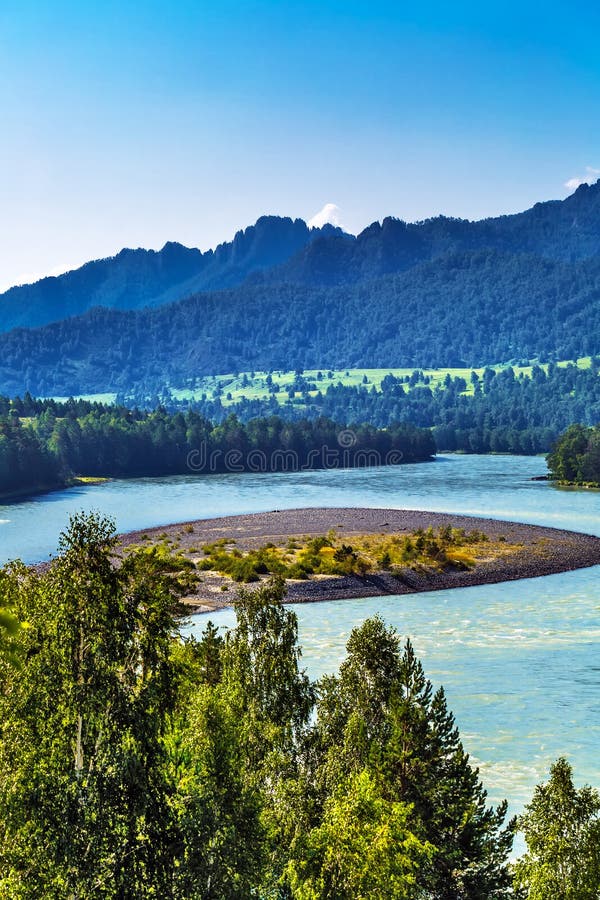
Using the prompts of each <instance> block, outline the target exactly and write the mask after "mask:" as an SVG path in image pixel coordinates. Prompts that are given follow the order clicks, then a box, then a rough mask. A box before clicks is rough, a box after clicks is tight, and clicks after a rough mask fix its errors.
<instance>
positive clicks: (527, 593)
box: [0, 455, 600, 812]
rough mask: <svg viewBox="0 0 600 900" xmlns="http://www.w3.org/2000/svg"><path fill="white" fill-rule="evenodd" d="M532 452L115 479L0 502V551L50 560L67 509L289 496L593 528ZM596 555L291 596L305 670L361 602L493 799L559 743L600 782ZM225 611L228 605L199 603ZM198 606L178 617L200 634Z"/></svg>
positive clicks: (583, 498)
mask: <svg viewBox="0 0 600 900" xmlns="http://www.w3.org/2000/svg"><path fill="white" fill-rule="evenodd" d="M544 471H545V463H544V461H543V459H541V458H527V457H516V456H459V455H456V456H454V455H451V456H450V455H449V456H441V457H440V458H439V459H438V460H437V461H436V462H433V463H428V464H421V465H407V466H400V467H388V468H373V469H360V470H329V471H319V472H301V473H294V474H285V473H284V474H277V475H251V474H235V475H233V474H231V475H225V476H216V475H212V476H206V477H184V476H182V477H177V478H164V479H136V480H131V481H113V482H110V483H108V484H105V485H102V486H98V487H91V486H90V487H82V488H75V489H70V490H68V491H62V492H58V493H55V494H50V495H47V496H42V497H37V498H34V499H32V500H29V501H27V502H23V503H19V504H11V505H7V506H0V562H4V561H6V560H8V559H12V558H15V557H20V558H22V559H24V560H25V561H27V562H34V561H38V560H41V559H44V558H47V557H48V555H49V554H51V553H53V552H54V550H55V547H56V540H57V535H58V532H59V531H60V530H61V529H62V528H64V526H65V524H66V522H67V519H68V516H69V515H70V514H71V513H73V512H75V511H77V510H80V509H95V510H99V511H101V512H103V513H107V514H109V515H112V516H113V517H114V518H115V520H116V524H117V527H118V529H119V530H120V531H126V530H131V529H137V528H145V527H150V526H151V525H159V524H167V523H169V522H177V521H185V520H188V519H194V518H202V517H208V516H221V515H228V514H232V513H239V512H259V511H264V510H269V509H283V508H285V507H293V506H384V507H404V508H411V509H429V510H434V511H446V512H460V513H465V514H471V515H482V516H491V517H495V518H500V519H513V520H515V521H521V522H532V523H536V524H541V525H549V526H555V527H560V528H570V529H573V530H576V531H586V532H589V533H593V534H600V492H595V491H584V490H566V489H559V488H555V487H553V486H552V485H550V484H548V483H546V482H536V481H531V477H532V476H533V475H539V474H543V472H544ZM599 573H600V567H594V568H591V569H583V570H580V571H578V572H570V573H565V574H561V575H551V576H547V577H545V578H537V579H530V580H524V581H516V582H508V583H506V584H500V585H488V586H484V587H473V588H464V589H457V590H451V591H436V592H432V593H428V594H416V595H414V596H403V597H383V598H377V597H370V598H368V599H363V600H346V601H337V602H331V603H320V604H314V603H313V604H307V605H304V606H296V607H294V608H295V611H296V613H297V615H298V619H299V626H300V640H301V643H302V646H303V653H304V663H305V665H306V668H307V670H308V672H309V673H310V674H311V675H312V676H313V677H317V676H319V675H321V674H323V673H324V672H332V671H334V670H335V669H336V668H337V667H338V665H339V663H340V661H341V660H342V659H343V657H344V647H345V643H346V640H347V638H348V635H349V633H350V631H351V629H352V628H353V627H354V626H355V625H357V624H359V623H360V622H362V621H363V620H364V619H365V618H367V617H368V616H370V615H373V614H374V613H379V614H380V615H382V616H383V617H384V619H385V620H386V622H388V623H390V624H391V625H394V626H395V627H396V628H397V630H398V631H399V633H400V634H401V635H403V636H405V635H410V637H411V639H412V640H413V643H414V645H415V648H416V650H417V652H418V654H419V655H420V656H421V658H422V660H423V663H424V666H425V669H426V672H427V674H428V676H429V677H430V678H431V679H432V681H433V682H434V684H435V685H439V684H443V685H444V686H445V688H446V692H447V695H448V701H449V706H450V708H451V709H452V710H453V711H454V713H455V715H456V718H457V722H458V725H459V728H460V731H461V735H462V738H463V741H464V743H465V745H466V747H467V749H468V751H469V752H470V754H471V756H472V759H474V760H475V761H476V762H477V764H478V765H479V766H480V768H481V775H482V778H483V780H484V782H485V784H486V786H487V788H488V790H489V795H490V798H491V799H492V800H493V801H494V802H496V801H498V800H499V799H501V798H502V797H507V798H508V799H509V801H510V806H511V810H512V811H514V812H516V811H519V810H520V809H521V808H522V806H523V804H524V802H526V801H527V800H528V799H529V797H530V796H531V793H532V790H533V787H534V785H535V784H536V783H537V782H539V781H540V780H541V779H543V778H545V776H546V774H547V770H548V767H549V765H550V763H551V762H552V761H553V760H554V759H555V758H556V757H557V756H559V755H565V756H567V757H568V758H569V760H570V761H571V763H572V764H573V766H574V769H575V778H576V781H577V782H588V783H592V784H594V785H595V786H597V787H600V771H599V769H600V766H599V763H598V759H599V750H600V588H599V581H598V576H599ZM211 618H213V620H214V621H216V622H218V623H219V624H220V625H223V626H228V625H230V624H232V623H233V614H232V612H231V611H229V610H225V611H223V612H220V613H218V614H216V615H213V616H211ZM205 622H206V619H205V618H204V617H201V616H198V617H196V618H195V619H194V620H193V621H192V625H191V628H192V630H195V631H200V630H201V629H202V628H203V627H204V625H205Z"/></svg>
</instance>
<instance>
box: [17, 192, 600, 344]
mask: <svg viewBox="0 0 600 900" xmlns="http://www.w3.org/2000/svg"><path fill="white" fill-rule="evenodd" d="M483 249H487V250H496V251H499V252H501V253H518V254H523V253H528V254H531V255H534V256H539V257H542V258H546V259H553V260H559V261H563V262H575V261H577V260H582V259H587V258H590V257H594V256H596V255H600V180H599V181H598V182H596V184H594V185H587V184H583V185H581V186H580V187H579V188H578V189H577V190H576V191H575V193H573V194H572V195H571V196H569V197H567V198H566V199H565V200H550V201H547V202H544V203H536V204H535V206H533V207H532V208H531V209H529V210H526V211H525V212H522V213H515V214H513V215H506V216H499V217H497V218H489V219H482V220H480V221H477V222H470V221H467V220H465V219H453V218H449V217H446V216H438V217H436V218H432V219H426V220H424V221H422V222H415V223H407V222H404V221H402V220H401V219H396V218H391V217H387V218H385V219H383V221H382V222H381V223H379V222H374V223H373V224H372V225H369V226H368V227H367V228H365V229H364V231H362V232H361V233H360V234H359V235H358V236H357V237H356V238H355V237H353V236H352V235H348V234H346V233H344V232H343V231H342V230H341V229H340V228H336V227H334V226H332V225H325V226H323V227H321V228H313V229H311V228H309V227H308V225H307V224H306V223H305V222H304V221H303V220H302V219H295V220H294V219H291V218H289V217H279V216H262V217H261V218H260V219H258V220H257V222H256V224H255V225H252V226H250V227H248V228H246V229H245V230H243V231H239V232H238V233H237V234H236V235H235V237H234V238H233V240H232V241H230V242H227V243H223V244H220V245H219V246H218V247H217V248H216V249H215V250H208V251H206V252H204V253H203V252H201V251H200V250H196V249H192V248H188V247H184V246H183V245H181V244H178V243H167V244H165V246H164V247H163V248H162V250H159V251H154V250H142V249H137V250H130V249H124V250H121V252H120V253H118V254H117V255H116V256H114V257H110V258H108V259H101V260H95V261H93V262H89V263H86V265H84V266H82V267H81V268H79V269H76V270H74V271H72V272H67V273H66V274H64V275H59V276H56V277H49V278H44V279H42V280H41V281H38V282H36V283H35V284H32V285H22V286H19V287H14V288H11V289H10V290H8V291H6V292H5V293H4V294H0V331H9V330H10V329H12V328H16V327H28V328H31V327H39V326H41V325H45V324H47V323H49V322H55V321H60V320H61V319H65V318H68V317H71V316H76V315H81V314H82V313H84V312H86V311H87V310H88V309H91V308H93V307H94V306H103V307H106V308H109V309H119V310H132V309H142V308H144V307H150V306H161V305H163V304H165V303H170V302H173V301H175V300H180V299H182V298H184V297H188V296H190V295H192V294H195V293H198V292H200V291H214V290H224V289H227V288H233V287H237V286H238V285H241V284H243V283H244V282H245V281H246V280H248V281H249V283H254V284H265V285H266V284H275V283H283V282H285V283H293V284H303V285H330V286H334V285H340V284H353V283H357V282H362V281H369V280H372V279H375V278H379V277H381V276H384V275H390V274H397V273H400V272H404V271H407V270H408V269H410V268H412V267H413V266H415V265H419V264H421V263H424V262H427V261H430V260H435V259H437V258H440V257H443V256H446V255H447V254H449V253H459V252H464V251H467V252H468V251H478V250H483Z"/></svg>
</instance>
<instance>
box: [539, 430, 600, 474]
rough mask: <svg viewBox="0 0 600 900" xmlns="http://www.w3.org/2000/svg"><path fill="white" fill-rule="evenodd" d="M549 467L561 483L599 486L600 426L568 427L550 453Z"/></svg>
mask: <svg viewBox="0 0 600 900" xmlns="http://www.w3.org/2000/svg"><path fill="white" fill-rule="evenodd" d="M548 468H549V470H550V476H551V478H555V479H557V480H559V481H565V482H568V483H570V484H590V485H596V486H598V485H600V425H596V426H595V427H594V428H591V427H586V426H585V425H580V424H575V425H571V426H570V427H569V428H567V430H566V432H565V433H564V434H563V435H561V437H560V438H559V439H558V440H557V441H556V443H555V445H554V447H553V448H552V452H551V453H550V454H548Z"/></svg>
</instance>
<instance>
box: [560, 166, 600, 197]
mask: <svg viewBox="0 0 600 900" xmlns="http://www.w3.org/2000/svg"><path fill="white" fill-rule="evenodd" d="M599 177H600V169H594V168H593V167H592V166H586V167H585V175H582V176H581V177H580V178H569V180H568V181H565V187H566V188H567V190H569V191H576V190H577V188H578V187H581V185H582V184H591V183H592V182H593V181H596V179H597V178H599Z"/></svg>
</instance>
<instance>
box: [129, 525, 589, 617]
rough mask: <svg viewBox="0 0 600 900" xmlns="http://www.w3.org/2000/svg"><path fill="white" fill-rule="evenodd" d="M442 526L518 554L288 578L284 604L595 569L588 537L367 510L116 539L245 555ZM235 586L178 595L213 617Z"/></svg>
mask: <svg viewBox="0 0 600 900" xmlns="http://www.w3.org/2000/svg"><path fill="white" fill-rule="evenodd" d="M446 525H450V526H452V527H453V528H463V529H465V531H473V530H476V531H482V532H484V533H485V534H486V535H488V537H489V538H490V540H491V541H497V540H500V541H506V542H507V544H510V545H518V548H519V549H518V552H512V553H511V554H510V556H507V557H504V558H502V557H500V558H493V559H489V560H483V561H479V562H477V564H476V566H475V568H473V569H469V570H466V571H465V570H451V571H442V572H430V571H425V572H423V571H415V570H414V569H411V568H409V567H406V568H403V569H402V571H401V572H400V573H399V574H392V573H390V572H386V571H381V572H372V573H369V574H366V575H361V576H359V575H342V576H323V575H317V576H312V577H310V578H309V579H307V580H301V581H299V580H298V581H296V580H289V581H288V582H287V597H286V603H315V602H322V601H328V600H348V599H355V598H360V597H374V596H380V595H381V596H383V595H402V594H413V593H422V592H426V591H435V590H448V589H450V588H457V587H472V586H477V585H484V584H498V583H501V582H503V581H515V580H518V579H526V578H537V577H540V576H543V575H552V574H558V573H560V572H568V571H573V570H575V569H580V568H587V567H590V566H594V565H598V564H600V537H595V536H593V535H589V534H584V533H580V532H574V531H566V530H563V529H557V528H548V527H545V526H541V525H524V524H521V523H518V522H505V521H502V520H499V519H486V518H480V517H475V516H465V515H460V514H456V513H435V512H426V511H423V510H402V509H379V508H369V507H350V508H346V507H333V508H327V507H316V508H314V507H313V508H307V509H288V510H273V511H271V512H266V513H248V514H244V515H237V516H225V517H222V518H213V519H197V520H194V521H189V522H179V523H175V524H172V525H165V526H158V527H155V528H148V529H144V530H138V531H133V532H129V533H127V534H122V535H120V536H119V544H120V546H121V547H128V546H131V545H135V544H140V543H144V542H148V541H154V542H160V541H172V542H173V544H174V549H177V550H181V551H183V552H184V553H189V552H191V551H196V552H201V551H200V548H201V546H202V545H203V544H207V543H213V542H215V541H218V540H219V539H222V538H227V539H231V540H235V542H236V547H238V548H239V549H240V550H242V551H244V550H252V549H258V548H259V547H261V546H264V545H265V544H266V543H268V542H273V543H277V542H282V541H285V540H289V539H294V538H303V537H315V536H318V535H325V534H326V533H327V532H328V531H330V530H333V531H335V532H336V533H337V535H338V536H339V537H348V538H351V537H352V535H386V534H388V535H389V534H397V533H408V532H413V531H415V530H417V529H419V528H422V529H427V528H429V526H432V527H433V528H435V529H437V528H441V527H444V526H446ZM259 583H260V582H259ZM255 585H256V583H255ZM224 586H226V589H225V590H224V589H223V588H224ZM240 587H248V588H249V589H250V590H251V589H252V584H250V585H240V584H238V583H236V582H232V581H231V579H229V578H227V577H226V576H221V575H218V574H216V573H204V572H203V573H202V581H201V582H200V584H199V585H198V591H197V593H196V594H195V595H194V596H193V597H188V598H185V602H186V604H187V606H188V607H189V609H190V612H191V613H192V614H195V613H204V612H213V611H214V610H217V609H224V608H227V607H230V606H231V605H232V601H233V597H234V595H235V592H236V590H238V589H239V588H240Z"/></svg>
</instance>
